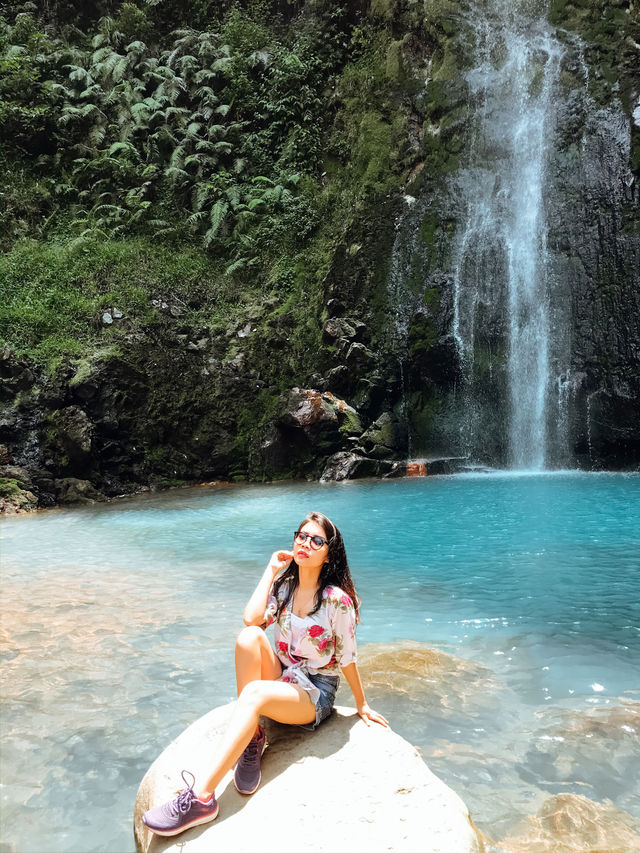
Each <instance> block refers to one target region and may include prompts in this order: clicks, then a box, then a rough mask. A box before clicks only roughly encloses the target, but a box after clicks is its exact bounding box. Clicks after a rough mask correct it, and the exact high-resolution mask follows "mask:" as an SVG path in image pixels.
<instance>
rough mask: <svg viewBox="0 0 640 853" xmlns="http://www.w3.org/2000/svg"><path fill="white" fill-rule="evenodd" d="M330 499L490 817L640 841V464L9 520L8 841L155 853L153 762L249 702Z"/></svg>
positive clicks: (544, 831)
mask: <svg viewBox="0 0 640 853" xmlns="http://www.w3.org/2000/svg"><path fill="white" fill-rule="evenodd" d="M311 508H313V509H319V510H321V511H323V512H326V514H327V515H329V516H331V517H333V518H334V519H335V520H336V522H337V523H338V525H339V526H340V527H341V529H342V531H343V534H344V537H345V541H346V543H347V547H348V551H349V556H350V561H351V564H352V570H353V573H354V576H355V579H356V584H357V587H358V590H359V592H360V594H361V596H362V598H363V622H362V624H361V626H360V627H359V633H358V636H359V642H360V645H361V653H362V654H361V667H362V671H363V676H364V679H365V684H367V685H368V694H369V699H370V701H371V704H373V705H374V707H377V708H378V709H379V710H381V711H382V712H383V713H385V715H386V716H388V717H389V719H390V720H391V722H392V725H393V727H394V728H395V729H396V730H397V731H399V732H400V733H401V734H402V735H403V736H405V737H406V738H407V739H408V740H409V741H410V742H411V743H414V744H416V745H417V746H418V747H419V748H420V750H421V752H422V754H423V756H424V758H425V760H426V761H427V763H428V764H429V766H430V767H431V768H432V769H433V770H434V772H436V773H437V774H438V775H439V776H440V777H441V778H442V779H444V780H445V781H446V782H447V783H448V784H449V785H450V786H451V787H452V788H454V790H456V791H457V792H458V793H459V794H460V795H461V797H462V798H463V799H464V801H465V802H466V803H467V805H468V806H469V808H470V810H471V813H472V816H473V818H474V821H475V822H476V824H477V825H478V826H480V827H481V828H482V829H483V830H484V831H485V832H486V833H487V834H488V835H489V836H491V837H492V838H493V839H495V840H504V839H507V841H505V846H506V847H507V848H508V849H511V850H514V851H515V850H518V851H519V850H527V851H530V853H537V851H551V850H556V849H558V850H559V849H565V848H561V847H558V846H557V844H558V843H560V841H561V840H562V834H563V833H565V835H566V833H567V832H568V831H572V830H571V829H570V816H571V814H575V815H577V817H575V819H574V823H582V824H585V825H586V822H588V821H591V825H592V828H593V827H595V829H592V834H593V832H595V834H596V835H597V834H598V833H600V836H601V838H600V840H599V844H600V846H599V847H598V848H597V849H599V850H607V849H611V850H613V849H616V850H618V849H619V850H636V849H639V850H640V778H639V770H638V767H639V766H640V761H639V760H638V755H639V745H640V738H639V733H640V476H637V475H608V474H602V475H580V474H569V473H567V474H562V473H560V474H554V475H538V476H524V475H522V476H517V475H507V474H504V475H500V474H496V475H478V476H456V477H433V478H427V479H422V480H404V481H394V482H359V483H347V484H331V485H323V486H321V485H318V484H311V485H309V484H304V485H292V484H286V485H284V484H281V485H270V486H232V487H220V488H209V489H188V490H179V491H173V492H170V493H164V494H156V495H146V496H143V497H139V498H135V499H127V500H124V501H121V502H116V503H112V504H109V505H106V506H105V505H103V506H100V505H96V506H93V507H89V508H82V509H65V510H55V511H48V512H46V513H41V514H38V515H35V516H28V517H20V518H15V519H9V520H7V521H5V522H4V524H3V528H2V541H1V545H2V629H1V632H0V651H1V654H2V661H3V667H2V672H3V685H2V700H3V708H2V714H1V717H0V723H1V726H2V741H3V748H2V753H1V756H0V760H1V762H2V763H1V766H0V773H1V778H0V781H1V783H2V792H1V795H2V847H1V848H0V849H2V850H15V851H20V853H22V851H24V853H27V852H28V851H39V853H44V851H51V852H52V853H53V851H65V853H73V851H115V850H120V851H130V850H133V838H132V829H131V822H132V811H133V803H134V800H135V795H136V790H137V787H138V784H139V782H140V780H141V778H142V776H143V775H144V773H145V772H146V770H147V768H148V766H149V765H150V764H151V762H152V761H153V760H154V759H155V758H156V756H157V755H158V753H159V752H160V751H161V750H162V749H163V748H164V747H165V746H166V745H167V744H168V742H169V741H170V740H172V739H173V738H174V737H175V736H177V735H178V734H179V733H180V732H181V731H182V729H184V728H185V727H186V726H187V725H188V724H189V723H190V722H192V721H193V720H194V719H196V718H197V717H199V716H201V715H202V714H204V713H205V712H206V711H208V710H209V709H210V708H211V707H213V706H215V705H218V704H221V703H223V702H227V701H229V700H230V699H232V698H233V696H234V673H233V645H234V637H235V634H236V633H237V631H238V630H239V628H240V627H241V613H242V609H243V606H244V603H245V601H246V599H247V597H248V596H249V594H250V592H251V591H252V589H253V586H254V584H255V583H256V581H257V579H258V577H259V576H260V574H261V573H262V570H263V567H264V565H265V564H266V560H267V559H268V556H269V555H270V553H271V552H272V551H273V550H274V549H276V548H279V547H288V546H289V544H290V534H291V531H293V529H294V528H295V526H296V525H297V524H298V522H299V520H300V518H301V515H303V514H304V512H306V511H307V509H311ZM387 644H392V645H389V646H388V647H387ZM341 691H342V692H341V696H340V701H342V702H343V703H346V704H350V696H349V694H348V691H347V692H344V689H343V688H341ZM589 810H590V811H589ZM585 815H587V817H585ZM568 827H569V829H568ZM594 837H595V836H594ZM559 839H560V841H559ZM536 845H537V846H536ZM585 845H586V842H585ZM585 845H583V846H582V847H575V848H574V849H576V850H588V849H595V847H594V846H593V845H592V846H591V847H589V846H585Z"/></svg>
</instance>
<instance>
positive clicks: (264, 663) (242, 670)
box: [236, 625, 282, 696]
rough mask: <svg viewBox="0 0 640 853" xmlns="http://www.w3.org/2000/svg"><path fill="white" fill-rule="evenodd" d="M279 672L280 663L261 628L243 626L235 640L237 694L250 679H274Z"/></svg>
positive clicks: (280, 671)
mask: <svg viewBox="0 0 640 853" xmlns="http://www.w3.org/2000/svg"><path fill="white" fill-rule="evenodd" d="M281 674H282V664H281V663H280V661H279V660H278V657H277V655H276V653H275V652H274V650H273V649H272V648H271V643H270V642H269V640H268V638H267V635H266V634H265V632H264V631H263V630H262V628H258V627H256V626H255V625H251V626H249V627H247V628H243V629H242V631H240V633H239V634H238V639H237V640H236V684H237V687H238V696H239V695H240V694H241V693H242V689H243V688H244V687H246V686H247V684H248V683H249V682H250V681H258V680H260V679H263V680H269V681H275V679H276V678H280V675H281Z"/></svg>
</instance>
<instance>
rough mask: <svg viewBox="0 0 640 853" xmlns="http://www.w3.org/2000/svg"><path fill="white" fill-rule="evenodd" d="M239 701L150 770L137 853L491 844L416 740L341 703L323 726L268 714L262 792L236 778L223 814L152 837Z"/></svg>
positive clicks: (469, 850) (474, 850) (221, 796)
mask: <svg viewBox="0 0 640 853" xmlns="http://www.w3.org/2000/svg"><path fill="white" fill-rule="evenodd" d="M234 704H235V703H233V702H232V703H230V704H228V705H223V706H222V707H219V708H215V709H214V710H213V711H210V712H209V713H208V714H206V715H205V716H204V717H201V718H200V719H199V720H197V721H196V722H195V723H193V724H192V725H191V726H189V728H187V729H186V730H185V731H184V732H183V733H182V734H181V735H180V736H179V737H178V738H177V739H176V740H175V741H174V742H173V743H172V744H170V746H168V747H167V749H166V750H165V751H164V752H163V753H162V754H161V755H160V756H159V758H157V759H156V761H155V762H154V763H153V764H152V766H151V767H150V768H149V770H148V772H147V774H146V775H145V777H144V779H143V780H142V783H141V785H140V788H139V790H138V796H137V799H136V804H135V812H134V834H135V840H136V846H137V849H138V851H142V853H147V851H148V853H159V851H175V852H176V853H177V851H180V853H214V851H225V853H229V851H238V853H240V851H247V853H249V851H250V853H257V851H264V853H269V851H273V853H276V851H277V853H287V851H292V853H293V851H295V853H303V851H313V853H316V851H349V853H357V851H362V853H374V851H420V853H481V851H483V850H484V847H483V844H482V841H481V840H480V838H479V836H478V834H477V833H476V830H475V828H474V827H473V824H472V823H471V820H470V817H469V812H468V810H467V808H466V806H465V804H464V803H463V802H462V800H461V799H460V797H459V796H458V795H457V794H455V793H454V792H453V791H452V790H451V789H450V788H448V787H447V786H446V785H445V784H444V782H442V781H440V779H438V778H437V777H436V776H434V774H433V773H432V772H431V771H430V770H429V768H428V767H427V766H426V764H425V763H424V762H423V761H422V759H421V758H420V755H419V754H418V752H417V751H416V750H415V748H414V747H413V746H411V745H410V744H409V743H407V741H405V740H404V739H403V738H401V737H400V736H399V735H397V734H396V733H395V732H393V731H391V730H390V729H384V728H382V727H381V726H379V725H376V724H374V723H372V724H371V725H370V726H367V725H366V724H365V723H364V722H363V721H362V720H361V719H360V718H359V717H358V716H357V714H356V713H355V710H353V709H350V708H345V707H338V706H337V707H336V712H335V713H334V714H332V716H331V717H330V718H329V719H328V720H327V721H326V722H324V723H323V724H322V725H321V726H320V727H319V728H318V729H317V730H316V731H315V732H308V731H306V730H304V729H300V728H298V727H296V726H285V725H280V724H278V723H274V722H273V721H271V720H265V721H264V724H265V729H266V732H267V741H268V744H269V746H268V748H267V750H266V752H265V753H264V756H263V760H262V783H261V785H260V787H259V788H258V790H257V792H256V793H255V794H254V795H253V796H251V797H243V796H241V795H240V794H238V793H237V792H236V790H235V788H234V786H233V782H232V780H231V774H228V775H227V777H226V778H225V780H224V781H223V783H222V785H221V786H220V787H219V788H218V790H217V791H216V796H217V798H218V801H219V803H220V812H219V815H218V817H217V819H216V820H215V821H213V822H212V823H209V824H206V825H204V826H199V827H195V828H194V829H191V830H188V831H187V832H184V833H182V834H180V835H178V836H174V837H173V838H161V837H159V836H155V835H153V833H151V832H150V830H148V829H147V828H146V827H145V825H144V824H143V823H142V814H143V813H144V811H145V810H146V809H148V808H150V807H151V806H155V805H158V804H159V803H161V802H164V801H165V800H168V799H171V797H173V796H174V795H175V793H176V792H177V791H178V790H179V789H180V788H181V787H184V784H183V782H182V779H181V775H180V774H181V771H182V770H183V769H187V770H190V771H191V772H192V773H194V774H195V776H196V780H197V782H196V788H197V784H198V781H200V782H201V781H202V780H203V779H204V778H205V777H206V776H207V768H208V766H209V764H210V761H211V756H212V755H213V754H214V752H215V749H216V746H217V744H218V743H219V742H220V739H221V738H222V737H223V735H224V732H225V730H226V726H227V722H228V720H229V717H230V715H231V712H232V710H233V707H234Z"/></svg>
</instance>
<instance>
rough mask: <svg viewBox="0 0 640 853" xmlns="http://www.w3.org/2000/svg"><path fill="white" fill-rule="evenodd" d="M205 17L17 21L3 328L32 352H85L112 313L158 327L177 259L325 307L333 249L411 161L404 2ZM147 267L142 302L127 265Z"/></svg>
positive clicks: (10, 45)
mask: <svg viewBox="0 0 640 853" xmlns="http://www.w3.org/2000/svg"><path fill="white" fill-rule="evenodd" d="M190 5H192V6H193V9H192V10H191V12H190V16H191V21H192V22H193V25H192V26H189V27H187V26H185V24H184V21H183V13H182V12H180V11H179V10H178V9H177V4H175V5H174V4H172V3H171V2H166V3H155V4H153V3H152V4H149V3H146V2H143V0H140V2H138V3H132V2H125V3H122V4H119V5H118V6H116V7H114V6H111V7H110V9H109V8H107V7H106V6H101V4H97V5H96V6H95V7H94V8H95V9H96V14H100V12H103V13H106V12H107V11H109V10H110V14H102V15H101V17H96V18H95V19H91V18H90V17H88V16H89V15H90V13H89V12H88V11H87V9H86V8H85V7H83V9H82V10H75V9H74V4H73V3H71V2H58V3H55V2H52V3H51V4H46V8H45V11H44V12H42V13H40V14H38V13H37V12H36V11H35V7H34V4H29V3H27V4H24V5H22V6H14V7H11V6H10V5H8V6H7V7H5V8H7V9H8V11H7V12H6V13H5V14H7V17H6V18H4V19H0V71H1V72H2V82H1V83H0V130H1V132H2V135H3V138H4V139H5V140H6V144H5V146H4V148H3V151H2V155H1V157H2V159H1V161H0V167H1V170H2V180H3V194H2V203H3V222H4V228H3V232H2V235H1V240H2V248H3V249H4V250H5V252H6V256H5V259H4V261H3V275H4V277H5V280H6V282H7V293H8V300H7V304H5V305H4V307H3V308H2V309H1V313H0V319H1V320H2V321H3V328H2V331H1V334H2V337H3V338H4V340H5V341H8V342H9V343H11V344H12V345H13V346H15V347H17V348H18V349H20V350H24V351H27V352H29V353H31V354H32V355H35V356H36V357H38V358H50V357H51V356H52V354H54V353H63V352H65V351H67V352H69V353H70V354H74V355H77V354H78V353H79V352H80V351H81V350H82V349H83V348H85V347H90V346H91V345H92V341H93V342H94V343H95V338H96V336H95V317H96V312H98V311H99V310H100V309H101V308H103V307H105V305H106V303H107V302H109V301H110V300H111V301H115V300H116V297H117V301H119V302H121V303H122V304H123V305H125V306H126V310H127V311H128V312H129V315H130V316H131V317H133V318H136V320H137V321H139V322H140V323H143V322H146V319H148V317H147V314H148V302H149V299H148V298H146V297H148V296H149V293H150V292H151V290H153V289H154V288H155V287H156V283H157V281H158V278H160V279H162V276H163V274H164V270H165V269H166V268H169V269H173V268H174V267H175V264H174V263H173V261H172V257H173V253H175V252H176V251H179V255H180V257H181V258H183V259H184V257H185V252H192V253H193V254H194V257H197V258H198V264H199V265H200V268H201V269H200V280H201V281H202V280H204V279H205V278H206V279H208V280H209V281H210V282H211V283H212V285H211V286H212V287H213V288H217V289H218V291H219V290H220V289H222V290H226V297H225V298H227V299H232V293H233V292H234V291H238V290H239V291H240V293H241V294H242V296H243V298H244V299H245V301H246V298H247V294H249V293H255V294H258V295H259V296H260V297H261V296H262V294H263V293H264V292H265V291H266V292H267V293H277V294H279V296H280V299H281V300H282V304H283V305H286V304H287V300H291V304H295V303H296V302H300V301H302V303H303V305H304V306H305V307H304V309H303V314H304V312H305V311H306V312H311V311H316V310H317V309H318V299H319V298H321V294H320V292H319V287H318V282H319V281H321V280H322V276H323V275H324V274H326V270H327V268H328V266H329V265H330V263H331V257H332V252H333V250H334V247H335V245H336V243H337V242H339V240H340V239H341V237H342V235H343V234H344V232H345V230H346V229H347V228H348V226H349V223H350V222H353V221H354V219H355V218H357V216H358V214H359V212H361V211H362V210H363V209H364V208H365V207H366V206H367V205H368V204H369V203H371V201H375V199H378V198H381V197H383V196H384V195H385V194H387V193H388V192H389V191H390V190H392V189H394V188H395V187H397V186H399V184H400V183H401V181H402V177H403V175H404V174H405V173H406V170H407V168H408V167H409V165H410V164H411V158H412V156H415V154H414V153H412V152H411V151H409V150H408V149H407V145H406V137H407V133H406V113H407V107H406V105H403V104H402V99H401V97H399V95H398V76H399V73H400V71H399V69H400V68H401V67H402V46H401V43H400V42H398V41H394V39H393V32H392V28H393V25H392V18H393V4H392V3H391V4H386V5H384V6H382V7H381V9H380V10H377V11H376V9H374V10H373V11H372V12H371V13H369V14H367V13H366V12H364V11H358V7H357V6H356V4H350V3H346V4H344V5H340V4H335V3H332V2H329V0H316V1H315V2H310V3H308V4H307V7H308V8H302V9H298V7H297V4H295V3H294V4H280V3H276V2H273V3H267V2H249V3H248V4H245V5H244V7H242V6H241V5H240V4H231V3H208V2H205V0H201V2H200V3H195V4H190ZM9 12H10V13H11V14H9ZM80 27H82V29H80ZM389 57H390V59H389ZM403 73H404V72H403ZM405 82H406V81H405ZM123 245H128V247H129V248H128V249H126V250H124V249H123V248H122V246H123ZM142 246H145V248H144V249H142V248H141V247H142ZM160 246H163V247H166V251H165V249H160V248H159V247H160ZM137 256H140V257H144V261H143V263H142V265H143V267H144V269H145V270H146V274H145V275H143V276H142V277H138V278H139V284H138V285H135V286H134V285H133V284H132V283H131V282H132V280H131V275H129V274H128V273H127V270H126V269H124V270H122V268H121V261H118V260H113V259H114V258H120V259H123V258H125V257H126V258H129V259H132V258H134V257H137ZM108 258H111V259H112V261H113V262H112V261H108V260H107V259H108ZM108 263H111V272H110V273H105V264H108ZM127 263H128V262H127V261H122V264H124V267H126V266H127ZM134 266H135V265H134ZM205 269H206V272H205ZM116 277H117V278H116ZM107 279H109V281H107ZM225 279H226V280H227V284H226V285H225V284H224V280H225ZM98 280H102V281H103V284H102V285H100V286H98V285H97V284H96V282H97V281H98ZM125 283H126V284H125ZM123 288H124V289H125V290H126V293H125V292H124V291H123ZM127 288H128V289H127ZM156 289H157V288H156ZM145 291H146V297H145ZM109 294H111V295H109ZM206 301H207V300H206V299H205V300H204V302H206ZM123 310H124V309H123ZM285 310H286V309H285ZM145 318H146V319H145ZM301 326H302V328H303V329H304V326H305V320H304V317H301Z"/></svg>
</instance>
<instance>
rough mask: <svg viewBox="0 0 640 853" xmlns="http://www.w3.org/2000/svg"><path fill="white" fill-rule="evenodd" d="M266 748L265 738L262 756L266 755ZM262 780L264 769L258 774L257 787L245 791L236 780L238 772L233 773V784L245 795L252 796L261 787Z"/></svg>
mask: <svg viewBox="0 0 640 853" xmlns="http://www.w3.org/2000/svg"><path fill="white" fill-rule="evenodd" d="M266 748H267V741H266V740H265V742H264V744H263V746H262V752H261V753H260V758H262V756H263V755H264V751H265V749H266ZM261 781H262V770H261V771H260V775H259V776H258V784H257V785H256V786H255V788H252V789H251V790H250V791H243V790H242V789H241V788H238V784H237V782H236V774H235V773H234V774H233V785H234V787H235V789H236V791H237V792H238V793H239V794H242V795H243V796H244V797H250V796H251V794H255V792H256V791H257V790H258V788H259V787H260V782H261Z"/></svg>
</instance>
